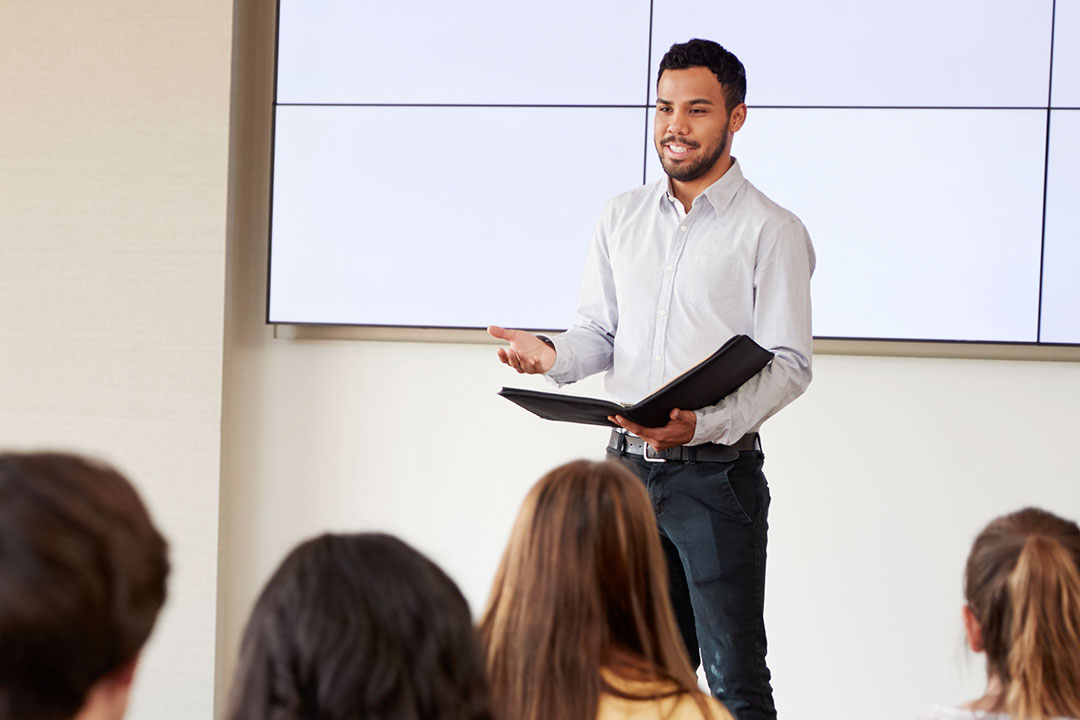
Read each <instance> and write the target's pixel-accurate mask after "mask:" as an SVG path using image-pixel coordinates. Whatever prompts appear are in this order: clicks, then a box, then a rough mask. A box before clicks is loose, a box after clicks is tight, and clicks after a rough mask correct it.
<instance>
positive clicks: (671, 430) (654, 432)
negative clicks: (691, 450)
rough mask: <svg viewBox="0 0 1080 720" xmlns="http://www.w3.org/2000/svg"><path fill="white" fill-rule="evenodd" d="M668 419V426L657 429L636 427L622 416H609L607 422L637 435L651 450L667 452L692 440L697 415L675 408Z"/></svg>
mask: <svg viewBox="0 0 1080 720" xmlns="http://www.w3.org/2000/svg"><path fill="white" fill-rule="evenodd" d="M668 417H669V418H670V419H669V420H668V424H667V425H665V426H663V427H658V428H647V427H644V426H642V425H638V424H637V423H636V422H632V421H630V420H627V419H626V418H624V417H623V416H622V415H609V416H608V420H610V421H611V422H613V423H615V424H616V425H618V426H619V427H622V428H626V429H627V430H628V431H629V432H631V433H633V434H634V435H637V436H638V437H639V438H641V439H642V440H644V441H645V442H647V443H649V444H650V445H652V448H653V450H667V449H668V448H670V447H678V446H679V445H685V444H686V443H688V442H690V441H691V440H693V439H694V431H695V430H696V429H697V415H695V414H694V413H692V412H690V411H689V410H680V409H679V408H675V409H674V410H672V411H671V414H670V415H669V416H668Z"/></svg>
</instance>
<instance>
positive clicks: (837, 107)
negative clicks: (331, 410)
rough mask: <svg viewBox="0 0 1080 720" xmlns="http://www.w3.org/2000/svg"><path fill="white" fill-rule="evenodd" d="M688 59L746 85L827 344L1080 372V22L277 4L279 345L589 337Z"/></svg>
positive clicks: (275, 309)
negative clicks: (592, 264) (967, 346)
mask: <svg viewBox="0 0 1080 720" xmlns="http://www.w3.org/2000/svg"><path fill="white" fill-rule="evenodd" d="M864 5H865V7H864ZM778 16H783V17H784V18H785V21H784V22H783V23H777V22H776V18H777V17H778ZM397 29H401V30H402V32H397V31H396V30H397ZM691 37H706V38H710V39H714V40H716V41H718V42H720V43H721V44H723V45H725V47H727V48H728V49H730V50H731V51H732V52H734V53H735V54H736V55H738V56H739V58H740V59H741V60H742V61H743V63H744V64H745V65H746V68H747V79H748V90H747V104H748V107H749V111H748V117H747V122H746V124H745V126H744V127H743V129H742V130H741V131H740V132H739V133H738V134H737V135H736V136H735V137H734V140H733V144H732V149H733V154H734V155H735V156H736V157H737V158H738V159H739V163H740V165H741V166H742V169H743V172H744V174H745V175H746V177H747V179H749V180H750V181H751V182H753V183H754V184H755V185H756V186H758V187H759V188H760V189H762V190H763V191H764V192H765V193H766V194H767V195H769V196H770V197H772V198H773V199H774V200H776V201H777V202H779V203H780V204H781V205H784V206H785V207H787V208H789V209H790V210H792V211H793V212H795V213H796V214H797V215H799V217H801V218H802V220H803V222H804V223H805V224H806V226H807V228H808V230H809V231H810V235H811V238H812V239H813V241H814V245H815V248H816V250H817V255H818V268H817V272H816V273H815V276H814V280H813V283H812V292H813V302H814V333H815V335H816V336H818V337H842V338H865V339H904V340H958V341H976V342H980V341H981V342H1006V343H1009V342H1017V343H1054V344H1080V283H1078V282H1076V279H1077V278H1080V201H1078V200H1080V170H1078V169H1077V168H1080V1H1077V0H1058V1H1057V2H1056V3H1055V2H1054V1H1053V0H1037V1H1031V2H1027V3H1024V4H1022V5H1021V4H1017V3H1014V2H1011V1H1002V0H955V1H953V2H950V3H940V2H931V1H930V0H907V1H905V2H903V3H901V2H893V1H891V0H890V1H887V2H878V3H864V4H861V5H860V4H852V3H848V2H841V1H840V0H829V1H825V2H818V3H813V4H812V5H807V4H805V3H801V2H797V1H796V0H776V1H775V2H771V3H768V4H767V5H762V4H760V3H729V2H715V1H710V2H704V0H653V2H647V1H643V0H575V2H568V1H566V0H551V1H549V2H546V3H533V4H528V5H519V4H515V3H505V2H502V1H497V0H463V1H462V2H459V3H453V4H449V5H447V4H441V3H431V2H430V1H425V2H415V1H412V2H410V1H408V0H403V1H402V2H398V3H394V4H391V5H381V4H380V5H375V4H374V3H370V2H365V1H359V0H351V1H348V2H346V1H344V0H333V1H324V2H319V3H305V2H297V1H296V0H280V4H279V17H278V54H277V76H276V77H277V85H276V97H275V108H274V114H275V128H274V148H273V153H274V155H273V157H274V164H273V190H272V211H271V215H272V216H271V246H270V248H271V252H270V288H269V303H268V320H269V321H270V322H273V323H290V324H291V323H297V324H299V323H318V324H348V325H390V326H406V327H484V326H486V325H488V324H490V323H498V324H502V325H506V326H509V327H523V328H531V329H559V328H564V327H566V326H567V325H569V324H570V323H571V322H573V320H574V307H575V304H576V297H577V289H578V285H579V283H580V279H581V271H582V266H583V262H584V258H585V253H586V250H587V248H588V244H589V241H590V239H591V236H592V231H593V227H594V225H595V222H596V220H597V218H598V217H599V214H600V210H601V207H602V205H603V203H604V202H605V200H607V199H608V198H609V197H611V196H613V195H616V194H618V193H620V192H623V191H625V190H628V189H630V188H632V187H634V186H636V185H640V184H641V183H643V182H649V181H652V180H654V179H657V178H659V177H661V176H662V170H661V169H660V165H659V162H658V160H657V158H656V153H655V150H654V149H653V145H652V106H653V104H654V103H655V82H656V66H657V65H658V64H659V60H660V58H661V57H662V55H663V53H664V52H665V51H666V50H667V48H668V47H669V46H670V45H671V44H672V43H674V42H682V41H685V40H687V39H689V38H691Z"/></svg>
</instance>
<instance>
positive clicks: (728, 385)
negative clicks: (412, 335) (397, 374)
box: [499, 335, 773, 427]
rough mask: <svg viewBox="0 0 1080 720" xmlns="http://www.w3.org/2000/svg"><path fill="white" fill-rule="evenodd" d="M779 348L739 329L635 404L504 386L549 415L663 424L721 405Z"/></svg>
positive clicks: (590, 421)
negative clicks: (680, 413) (678, 414)
mask: <svg viewBox="0 0 1080 720" xmlns="http://www.w3.org/2000/svg"><path fill="white" fill-rule="evenodd" d="M772 357H773V354H772V353H771V352H769V351H768V350H766V349H765V348H763V347H761V346H760V345H758V344H757V343H756V342H754V341H753V340H751V339H750V338H749V337H747V336H746V335H736V336H735V337H733V338H731V339H730V340H728V341H727V342H726V343H724V344H723V345H722V346H721V347H720V349H719V350H717V351H716V352H714V353H713V354H712V355H710V356H709V357H707V358H705V359H704V360H702V361H701V362H700V363H698V364H697V365H695V366H694V367H692V368H690V369H689V370H687V371H686V372H684V373H683V374H682V375H679V376H678V377H676V378H674V379H673V380H672V381H671V382H669V383H667V384H666V385H664V386H663V387H661V388H660V389H659V390H657V391H656V392H654V393H652V394H651V395H649V396H648V397H646V398H645V399H643V400H641V401H640V402H638V403H635V404H633V405H620V404H618V403H614V402H611V401H609V400H599V399H597V398H588V397H579V396H576V395H563V394H561V393H549V392H538V391H536V390H522V389H521V388H507V387H504V388H503V389H502V390H500V391H499V394H500V395H502V396H503V397H504V398H506V399H507V400H510V401H511V402H515V403H517V404H518V405H520V406H521V407H523V408H525V409H526V410H528V411H529V412H532V413H535V414H537V415H539V416H540V417H542V418H546V419H547V420H560V421H562V422H574V423H584V424H587V425H608V426H611V427H615V425H614V424H613V423H612V422H611V421H609V420H608V415H622V416H623V417H626V418H630V419H631V420H633V421H634V422H636V423H637V424H638V425H643V426H645V427H662V426H664V425H667V423H668V416H669V415H670V414H671V411H672V410H673V409H675V408H679V409H681V410H697V409H698V408H703V407H707V406H709V405H715V404H716V403H718V402H720V401H721V400H722V399H723V398H724V397H726V396H727V395H729V394H731V393H733V392H734V391H735V390H737V389H738V388H739V386H741V385H742V384H743V383H744V382H746V381H747V380H749V379H750V378H752V377H753V376H754V375H757V374H758V373H759V372H760V371H761V369H762V368H764V367H765V366H766V365H768V364H769V361H770V360H772Z"/></svg>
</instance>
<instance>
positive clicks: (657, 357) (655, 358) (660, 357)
mask: <svg viewBox="0 0 1080 720" xmlns="http://www.w3.org/2000/svg"><path fill="white" fill-rule="evenodd" d="M663 359H664V356H663V355H657V356H656V357H654V358H653V360H655V361H656V362H660V361H661V360H663Z"/></svg>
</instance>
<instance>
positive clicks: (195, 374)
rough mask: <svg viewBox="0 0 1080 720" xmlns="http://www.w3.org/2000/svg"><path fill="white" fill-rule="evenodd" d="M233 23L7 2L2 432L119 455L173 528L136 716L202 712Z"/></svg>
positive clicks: (148, 10)
mask: <svg viewBox="0 0 1080 720" xmlns="http://www.w3.org/2000/svg"><path fill="white" fill-rule="evenodd" d="M231 32H232V5H231V3H228V2H214V1H211V0H195V1H191V0H183V1H180V0H156V1H155V2H140V1H136V0H105V1H104V2H92V3H81V2H55V1H51V0H45V1H39V0H5V2H3V3H0V108H2V109H0V189H2V190H0V446H2V447H6V448H38V447H59V448H70V449H75V450H80V451H85V452H88V453H92V454H94V455H98V456H101V457H104V458H107V459H108V460H111V461H112V462H114V463H115V464H117V465H118V466H119V467H120V468H121V469H122V470H123V471H125V472H126V473H127V474H129V475H130V476H131V477H132V479H133V480H134V481H135V483H136V485H137V486H138V487H139V489H140V491H141V492H142V494H143V496H144V497H145V499H146V500H147V502H148V504H149V505H150V508H151V511H152V513H153V515H154V517H155V519H156V520H157V521H158V524H159V525H161V526H162V527H163V529H164V531H165V534H166V535H167V536H168V538H169V540H170V542H171V552H172V561H173V565H174V570H173V574H172V577H171V578H170V595H169V600H168V604H167V606H166V609H165V611H164V613H163V614H162V616H161V619H160V622H159V624H158V627H157V630H156V631H155V633H154V635H153V637H152V639H151V642H150V645H149V647H148V649H147V651H146V653H145V655H144V660H143V663H142V667H141V669H140V673H139V677H138V683H137V687H136V692H135V697H134V699H133V705H132V713H131V715H130V717H132V718H135V719H136V720H139V719H140V718H142V719H144V720H150V719H153V720H165V719H168V718H175V719H176V720H181V719H183V720H189V719H190V718H198V717H210V715H211V712H212V702H213V679H214V675H213V672H214V654H213V653H214V642H215V615H214V613H215V601H216V580H217V577H216V562H217V539H218V538H217V534H218V492H219V472H220V470H219V467H220V428H221V374H222V371H221V367H222V335H223V330H222V325H223V305H224V294H225V263H224V260H225V234H226V226H225V221H226V217H225V209H226V188H227V169H228V165H227V163H228V109H229V66H230V60H231Z"/></svg>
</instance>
